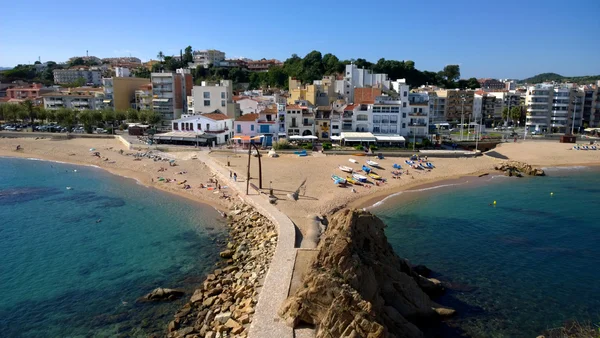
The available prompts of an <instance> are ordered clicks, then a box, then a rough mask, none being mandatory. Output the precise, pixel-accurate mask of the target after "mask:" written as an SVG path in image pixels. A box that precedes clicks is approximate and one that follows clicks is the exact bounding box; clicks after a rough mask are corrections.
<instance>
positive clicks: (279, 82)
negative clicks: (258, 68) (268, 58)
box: [267, 66, 288, 88]
mask: <svg viewBox="0 0 600 338" xmlns="http://www.w3.org/2000/svg"><path fill="white" fill-rule="evenodd" d="M267 84H268V85H269V87H271V88H286V87H287V85H288V76H287V74H286V73H285V72H284V71H283V67H281V66H272V67H271V68H269V71H268V72H267Z"/></svg>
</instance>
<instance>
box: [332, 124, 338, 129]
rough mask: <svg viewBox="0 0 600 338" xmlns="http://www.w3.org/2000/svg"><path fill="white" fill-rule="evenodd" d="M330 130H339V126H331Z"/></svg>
mask: <svg viewBox="0 0 600 338" xmlns="http://www.w3.org/2000/svg"><path fill="white" fill-rule="evenodd" d="M331 129H340V126H338V125H335V126H331Z"/></svg>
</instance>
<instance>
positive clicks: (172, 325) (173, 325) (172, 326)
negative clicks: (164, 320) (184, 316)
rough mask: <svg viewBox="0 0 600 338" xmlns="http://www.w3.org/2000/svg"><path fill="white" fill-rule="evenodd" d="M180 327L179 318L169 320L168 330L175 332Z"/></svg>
mask: <svg viewBox="0 0 600 338" xmlns="http://www.w3.org/2000/svg"><path fill="white" fill-rule="evenodd" d="M178 329H179V319H175V320H172V321H171V322H169V326H168V327H167V331H169V332H173V331H177V330H178Z"/></svg>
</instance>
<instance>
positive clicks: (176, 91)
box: [150, 72, 191, 130]
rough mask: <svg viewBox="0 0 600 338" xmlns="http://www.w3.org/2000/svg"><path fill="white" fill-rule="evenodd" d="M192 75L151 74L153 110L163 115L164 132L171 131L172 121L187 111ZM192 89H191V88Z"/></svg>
mask: <svg viewBox="0 0 600 338" xmlns="http://www.w3.org/2000/svg"><path fill="white" fill-rule="evenodd" d="M188 76H189V78H190V79H191V74H183V73H177V72H176V73H151V74H150V79H151V84H152V97H153V98H152V109H153V110H154V111H155V112H157V113H159V114H160V115H161V125H160V126H159V127H158V128H160V129H162V130H170V129H171V126H172V121H173V120H177V119H179V118H180V117H181V114H182V113H183V112H185V111H186V109H185V106H186V105H187V96H188V95H189V94H188V93H187V91H188V90H187V88H186V83H187V79H186V77H188ZM190 89H191V88H190Z"/></svg>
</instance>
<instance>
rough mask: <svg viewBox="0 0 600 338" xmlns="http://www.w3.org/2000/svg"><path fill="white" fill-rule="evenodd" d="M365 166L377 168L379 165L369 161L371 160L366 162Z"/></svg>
mask: <svg viewBox="0 0 600 338" xmlns="http://www.w3.org/2000/svg"><path fill="white" fill-rule="evenodd" d="M367 164H368V165H370V166H371V167H378V166H379V163H377V162H375V161H371V160H367Z"/></svg>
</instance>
